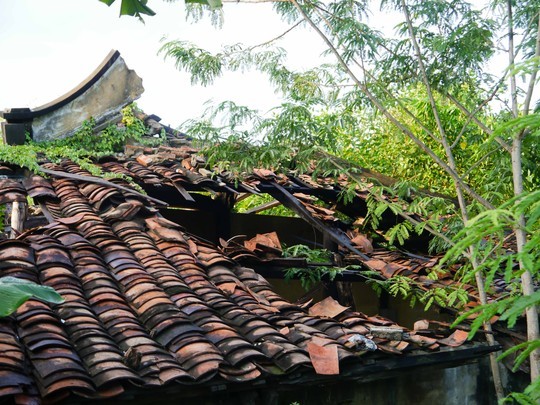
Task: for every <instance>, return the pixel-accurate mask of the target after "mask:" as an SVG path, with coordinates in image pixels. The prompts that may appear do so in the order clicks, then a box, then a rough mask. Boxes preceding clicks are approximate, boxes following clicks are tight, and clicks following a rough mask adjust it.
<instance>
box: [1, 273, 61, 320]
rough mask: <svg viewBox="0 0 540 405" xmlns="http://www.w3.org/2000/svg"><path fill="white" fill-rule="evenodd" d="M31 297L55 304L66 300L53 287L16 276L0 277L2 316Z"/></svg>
mask: <svg viewBox="0 0 540 405" xmlns="http://www.w3.org/2000/svg"><path fill="white" fill-rule="evenodd" d="M30 298H37V299H40V300H43V301H47V302H50V303H53V304H60V303H62V302H64V299H63V298H62V296H61V295H60V294H58V293H57V292H56V291H54V289H53V288H51V287H48V286H44V285H39V284H35V283H32V282H30V281H27V280H21V279H18V278H15V277H2V278H0V317H3V316H8V315H10V314H12V313H13V312H15V311H16V310H17V308H19V307H20V306H21V305H22V304H24V303H25V302H26V301H28V300H29V299H30Z"/></svg>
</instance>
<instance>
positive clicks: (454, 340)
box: [438, 329, 469, 347]
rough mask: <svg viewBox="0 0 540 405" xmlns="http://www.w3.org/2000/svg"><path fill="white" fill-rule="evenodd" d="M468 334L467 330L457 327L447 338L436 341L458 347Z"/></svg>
mask: <svg viewBox="0 0 540 405" xmlns="http://www.w3.org/2000/svg"><path fill="white" fill-rule="evenodd" d="M468 336H469V334H468V333H467V332H465V331H464V330H459V329H458V330H456V331H455V332H454V333H452V334H451V335H450V336H448V337H447V338H445V339H440V340H438V342H439V343H442V344H443V345H446V346H450V347H458V346H461V345H462V344H463V343H465V341H466V340H467V337H468Z"/></svg>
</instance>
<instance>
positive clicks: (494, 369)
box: [401, 0, 505, 400]
mask: <svg viewBox="0 0 540 405" xmlns="http://www.w3.org/2000/svg"><path fill="white" fill-rule="evenodd" d="M401 5H402V7H403V13H404V15H405V20H406V22H407V26H408V30H409V36H410V38H411V42H412V44H413V47H414V50H415V53H416V59H417V60H418V65H419V67H420V71H421V73H422V79H423V81H424V85H425V86H426V91H427V94H428V98H429V103H430V105H431V110H432V111H433V115H434V116H435V122H436V123H437V128H438V130H439V134H440V136H441V142H442V144H443V147H444V152H445V154H446V158H447V159H448V166H450V168H452V170H454V171H456V172H457V167H456V162H455V159H454V154H453V152H452V149H451V147H450V144H449V143H448V138H447V136H446V131H445V130H444V127H443V125H442V122H441V120H440V117H439V112H438V108H437V104H436V103H435V98H434V97H433V93H432V91H431V86H430V84H429V81H428V76H427V73H426V69H425V66H424V63H423V61H422V54H421V52H420V46H419V45H418V42H417V41H416V35H415V33H414V29H413V25H412V21H411V18H410V14H409V10H408V8H407V4H406V3H405V0H401ZM454 185H455V188H456V195H457V198H458V202H459V208H460V210H461V216H462V218H463V223H464V224H465V225H467V222H468V221H469V214H468V212H467V202H466V201H465V198H464V195H463V190H462V187H461V185H460V184H459V183H458V182H454ZM469 255H470V257H471V264H472V266H473V269H474V271H475V279H476V288H477V289H478V295H479V297H480V302H481V303H482V305H485V304H486V303H487V294H486V289H485V283H484V277H483V275H482V273H481V272H480V271H478V262H477V260H476V259H475V254H474V248H473V247H471V248H469ZM483 328H484V330H485V331H486V332H487V333H486V340H487V341H488V343H489V344H490V345H494V344H495V339H494V337H493V335H492V333H491V332H492V329H491V324H489V323H488V322H484V324H483ZM489 357H490V366H491V373H492V375H493V384H494V386H495V392H496V393H497V399H498V400H502V399H503V398H504V396H505V395H504V388H503V383H502V379H501V373H500V369H499V363H498V362H497V354H496V353H490V355H489Z"/></svg>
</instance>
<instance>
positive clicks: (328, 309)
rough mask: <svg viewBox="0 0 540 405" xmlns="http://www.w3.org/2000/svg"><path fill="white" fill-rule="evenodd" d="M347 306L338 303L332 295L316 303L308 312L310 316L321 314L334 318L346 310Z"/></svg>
mask: <svg viewBox="0 0 540 405" xmlns="http://www.w3.org/2000/svg"><path fill="white" fill-rule="evenodd" d="M347 309H348V307H344V306H342V305H340V303H339V302H337V301H336V300H335V299H333V298H332V297H326V298H325V299H324V300H322V301H320V302H318V303H316V304H315V305H313V306H312V307H311V308H309V314H310V315H311V316H321V317H326V318H334V317H336V316H338V315H339V314H341V313H342V312H344V311H346V310H347Z"/></svg>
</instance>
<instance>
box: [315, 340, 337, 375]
mask: <svg viewBox="0 0 540 405" xmlns="http://www.w3.org/2000/svg"><path fill="white" fill-rule="evenodd" d="M307 350H308V353H309V358H310V360H311V364H313V368H314V369H315V372H316V373H317V374H321V375H338V374H339V360H338V351H337V346H336V345H328V346H319V345H318V344H316V343H313V342H309V343H308V344H307Z"/></svg>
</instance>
